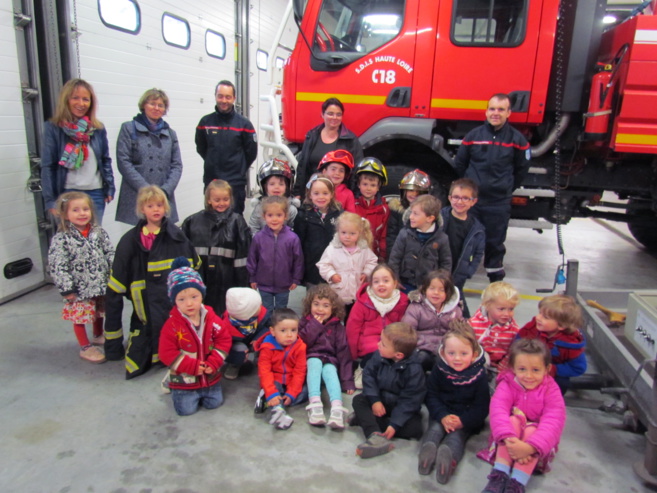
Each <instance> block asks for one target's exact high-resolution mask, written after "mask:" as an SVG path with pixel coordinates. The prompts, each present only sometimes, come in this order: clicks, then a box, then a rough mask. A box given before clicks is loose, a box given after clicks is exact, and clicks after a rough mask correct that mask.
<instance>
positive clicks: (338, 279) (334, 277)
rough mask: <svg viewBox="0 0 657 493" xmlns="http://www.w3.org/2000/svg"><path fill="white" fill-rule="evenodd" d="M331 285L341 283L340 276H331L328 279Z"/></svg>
mask: <svg viewBox="0 0 657 493" xmlns="http://www.w3.org/2000/svg"><path fill="white" fill-rule="evenodd" d="M330 281H331V283H332V284H337V283H339V282H342V277H340V274H333V275H332V276H331V279H330Z"/></svg>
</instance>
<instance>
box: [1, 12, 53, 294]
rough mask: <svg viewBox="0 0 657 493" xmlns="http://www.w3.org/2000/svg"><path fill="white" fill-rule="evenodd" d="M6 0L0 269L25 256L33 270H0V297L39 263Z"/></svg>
mask: <svg viewBox="0 0 657 493" xmlns="http://www.w3.org/2000/svg"><path fill="white" fill-rule="evenodd" d="M8 4H9V2H3V7H0V40H1V42H2V52H3V56H1V57H0V67H2V70H0V115H2V117H1V118H0V155H1V156H2V159H1V160H0V204H2V205H3V206H2V207H0V271H1V270H2V269H4V266H5V265H6V264H7V263H8V262H12V261H15V260H19V259H21V258H25V257H29V258H31V259H32V262H33V263H34V264H35V266H34V268H33V269H32V272H30V273H29V274H27V275H24V276H20V277H17V278H15V279H5V277H4V275H2V274H0V302H1V301H3V300H5V299H7V298H9V297H11V296H13V295H15V294H17V293H20V292H22V291H25V290H28V289H30V288H32V287H35V286H37V285H38V284H40V283H41V282H42V281H43V279H44V275H43V266H42V262H41V251H40V248H39V239H38V231H37V226H36V214H35V212H34V198H33V196H32V194H30V193H29V192H27V191H26V189H25V184H26V182H27V179H28V177H29V161H28V156H27V139H26V136H25V130H24V129H25V120H24V115H23V106H22V104H21V91H20V77H19V74H18V61H17V56H16V53H17V51H16V31H15V30H14V27H13V12H12V11H11V10H10V8H9V7H10V5H8Z"/></svg>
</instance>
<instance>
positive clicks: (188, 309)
mask: <svg viewBox="0 0 657 493" xmlns="http://www.w3.org/2000/svg"><path fill="white" fill-rule="evenodd" d="M171 267H172V269H173V270H172V271H171V273H170V274H169V277H168V278H167V292H168V293H167V294H168V295H169V299H170V300H171V302H172V303H175V306H174V307H173V308H172V309H171V313H170V316H169V319H168V320H167V321H166V322H165V323H164V326H163V327H162V331H161V333H160V342H159V355H160V361H162V363H164V364H165V365H167V366H168V367H169V388H170V389H171V395H172V397H173V407H174V409H175V410H176V412H177V413H178V415H180V416H188V415H190V414H194V413H195V412H196V411H198V409H199V406H203V407H205V408H206V409H215V408H217V407H219V406H221V405H222V404H223V402H224V397H223V393H222V391H221V385H220V384H219V380H220V379H221V373H220V372H219V369H220V368H221V366H222V365H223V363H224V359H225V358H226V355H227V354H228V350H229V349H230V344H231V337H230V333H229V331H228V330H227V329H225V328H223V327H222V326H221V319H220V318H219V317H218V316H217V315H215V313H214V310H213V309H212V307H210V306H205V305H203V297H204V296H205V291H206V289H205V284H203V281H202V280H201V276H200V275H199V273H198V272H196V271H195V270H194V269H192V268H191V267H190V265H189V261H188V260H187V259H186V258H184V257H178V258H176V259H175V260H174V261H173V264H172V265H171Z"/></svg>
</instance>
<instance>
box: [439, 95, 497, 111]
mask: <svg viewBox="0 0 657 493" xmlns="http://www.w3.org/2000/svg"><path fill="white" fill-rule="evenodd" d="M431 107H432V108H444V109H450V110H486V109H487V108H488V101H482V100H479V99H440V98H436V99H432V100H431Z"/></svg>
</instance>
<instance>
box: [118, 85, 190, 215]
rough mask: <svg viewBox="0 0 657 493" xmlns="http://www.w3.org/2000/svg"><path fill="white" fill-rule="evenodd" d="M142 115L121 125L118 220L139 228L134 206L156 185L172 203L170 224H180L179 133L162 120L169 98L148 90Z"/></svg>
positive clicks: (140, 102) (180, 167) (140, 111)
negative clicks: (139, 196)
mask: <svg viewBox="0 0 657 493" xmlns="http://www.w3.org/2000/svg"><path fill="white" fill-rule="evenodd" d="M138 106H139V113H138V114H137V116H135V117H134V118H133V119H132V120H131V121H129V122H125V123H123V124H122V125H121V131H120V132H119V138H118V139H117V141H116V162H117V166H118V168H119V172H120V173H121V176H122V177H123V178H122V181H121V190H120V193H119V204H118V206H117V208H116V220H117V221H121V222H123V223H127V224H132V225H135V224H137V221H138V218H137V215H136V214H135V204H136V200H137V193H138V192H139V189H140V188H142V187H145V186H147V185H157V186H158V187H160V188H161V189H162V190H163V191H164V193H165V194H166V195H167V198H168V199H169V205H170V206H171V214H170V216H169V217H170V220H171V221H173V222H174V223H175V222H177V221H178V211H177V209H176V198H175V196H174V190H175V189H176V186H177V185H178V182H179V181H180V176H181V175H182V159H181V157H180V147H179V145H178V136H177V135H176V132H174V130H173V129H172V128H171V127H169V124H168V123H167V122H165V121H164V120H163V119H162V117H163V116H164V115H166V114H167V111H168V110H169V98H168V96H167V95H166V93H165V92H164V91H163V90H161V89H155V88H153V89H149V90H148V91H146V92H145V93H144V94H143V95H142V96H141V98H139V103H138Z"/></svg>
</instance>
